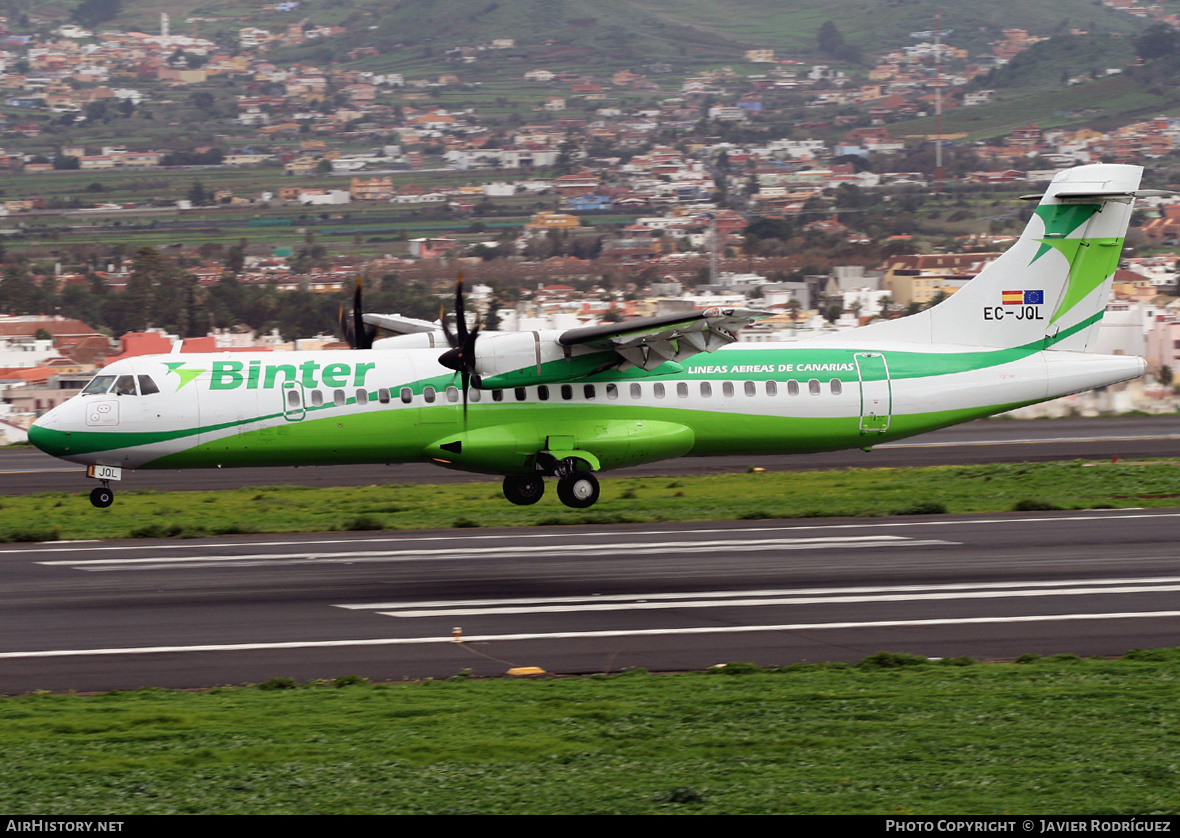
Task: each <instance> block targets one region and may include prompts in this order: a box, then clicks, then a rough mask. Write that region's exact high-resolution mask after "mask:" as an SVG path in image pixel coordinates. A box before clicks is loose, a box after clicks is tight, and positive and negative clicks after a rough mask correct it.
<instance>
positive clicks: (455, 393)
mask: <svg viewBox="0 0 1180 838" xmlns="http://www.w3.org/2000/svg"><path fill="white" fill-rule="evenodd" d="M447 401H449V402H450V403H451V404H455V403H456V402H458V401H459V388H458V387H448V388H447Z"/></svg>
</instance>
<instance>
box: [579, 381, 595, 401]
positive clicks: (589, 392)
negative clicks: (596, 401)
mask: <svg viewBox="0 0 1180 838" xmlns="http://www.w3.org/2000/svg"><path fill="white" fill-rule="evenodd" d="M582 396H583V397H584V398H585V399H587V400H590V399H593V398H597V396H596V394H595V390H594V385H593V384H585V385H583V386H582Z"/></svg>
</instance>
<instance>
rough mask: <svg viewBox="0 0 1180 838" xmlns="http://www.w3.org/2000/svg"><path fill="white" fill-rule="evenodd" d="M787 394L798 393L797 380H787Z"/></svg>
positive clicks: (795, 394) (794, 394) (793, 394)
mask: <svg viewBox="0 0 1180 838" xmlns="http://www.w3.org/2000/svg"><path fill="white" fill-rule="evenodd" d="M787 395H788V396H797V395H799V382H798V381H796V380H795V379H793V378H792V379H791V380H790V381H788V382H787Z"/></svg>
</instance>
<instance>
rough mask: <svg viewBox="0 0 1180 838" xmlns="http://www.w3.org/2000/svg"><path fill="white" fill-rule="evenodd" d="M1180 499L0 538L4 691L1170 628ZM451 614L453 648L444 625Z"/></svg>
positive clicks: (0, 681)
mask: <svg viewBox="0 0 1180 838" xmlns="http://www.w3.org/2000/svg"><path fill="white" fill-rule="evenodd" d="M1177 525H1180V510H1141V511H1136V510H1095V511H1085V512H1052V513H1006V514H1000V515H990V516H989V515H969V516H968V515H964V516H957V515H956V516H952V515H948V516H929V517H920V516H919V517H912V518H890V519H822V520H810V521H789V522H774V521H761V522H720V523H712V524H710V523H700V524H675V525H658V524H648V525H628V526H616V527H595V526H587V527H568V528H567V527H562V528H558V527H545V528H541V529H520V530H460V531H438V532H418V533H408V532H398V533H388V534H368V535H354V534H318V535H308V536H303V535H296V536H282V535H279V536H274V535H271V536H253V537H235V538H221V539H208V540H194V541H187V540H186V541H174V542H168V541H158V542H157V541H139V542H134V541H122V542H118V541H116V542H101V541H95V542H78V543H72V544H62V543H48V544H39V545H8V546H5V547H3V548H0V573H2V574H3V577H2V578H3V579H4V580H5V584H4V585H3V586H0V693H5V694H15V693H23V692H27V691H30V690H35V689H47V690H55V691H57V690H67V689H75V690H80V691H92V690H95V691H97V690H110V689H117V688H118V689H129V688H134V687H138V686H143V685H153V686H162V687H173V688H186V687H202V686H209V685H214V684H234V683H246V682H258V681H262V680H265V679H267V678H270V677H275V676H289V677H292V678H296V679H298V680H308V679H312V678H332V677H336V676H340V675H347V674H360V675H364V676H366V677H369V678H373V679H401V678H424V677H435V678H439V677H446V676H450V675H454V674H456V673H458V672H461V671H463V670H470V671H471V672H473V673H474V674H476V675H489V676H491V675H501V674H503V673H504V672H506V671H507V670H508V669H509V668H510V667H514V666H537V667H541V668H542V669H544V670H545V671H548V672H552V673H569V674H572V673H586V672H602V671H618V670H620V669H622V668H625V667H645V668H647V669H649V670H653V671H668V670H685V669H696V668H703V667H708V666H711V665H714V664H718V663H724V662H727V661H734V660H742V661H752V662H755V663H759V664H763V665H775V664H787V663H792V662H796V661H815V660H858V659H860V658H863V657H865V656H867V655H870V654H872V653H874V652H877V651H880V650H883V649H885V650H890V651H896V652H910V653H914V654H923V655H927V656H934V657H938V656H958V655H973V656H976V657H980V658H984V659H1005V658H1012V657H1015V656H1018V655H1020V654H1024V653H1026V652H1035V653H1039V654H1052V653H1058V652H1072V653H1075V654H1079V655H1118V654H1121V653H1123V652H1126V651H1127V650H1129V649H1133V648H1136V647H1142V648H1151V647H1162V646H1176V645H1180V643H1178V638H1180V609H1177V608H1176V605H1177V591H1180V568H1178V567H1177V547H1176V543H1175V532H1176V528H1177ZM456 632H458V633H459V638H460V641H461V642H456Z"/></svg>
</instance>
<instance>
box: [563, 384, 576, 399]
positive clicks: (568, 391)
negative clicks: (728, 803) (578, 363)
mask: <svg viewBox="0 0 1180 838" xmlns="http://www.w3.org/2000/svg"><path fill="white" fill-rule="evenodd" d="M573 397H574V388H573V386H572V385H570V384H562V385H561V399H562V401H567V402H568V401H569V400H570V399H572V398H573Z"/></svg>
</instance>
